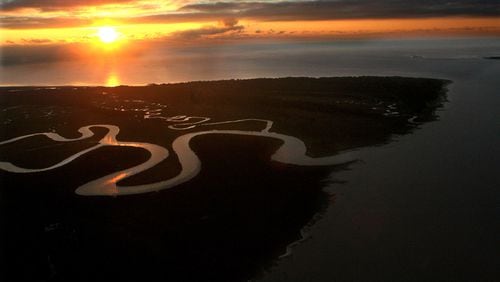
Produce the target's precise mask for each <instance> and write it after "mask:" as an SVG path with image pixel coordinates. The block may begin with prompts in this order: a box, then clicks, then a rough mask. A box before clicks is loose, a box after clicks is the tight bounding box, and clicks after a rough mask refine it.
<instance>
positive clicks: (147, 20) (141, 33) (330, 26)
mask: <svg viewBox="0 0 500 282" xmlns="http://www.w3.org/2000/svg"><path fill="white" fill-rule="evenodd" d="M0 3H1V9H0V59H1V63H2V65H5V64H10V63H16V62H17V63H18V62H19V60H20V58H21V59H23V60H24V59H26V57H27V56H26V54H30V58H28V59H33V58H34V59H35V60H36V59H37V58H36V56H37V54H39V57H40V58H47V57H50V56H49V55H50V54H52V55H54V54H56V53H57V55H58V56H72V57H75V56H76V57H78V56H80V57H89V56H92V57H95V55H96V54H97V53H103V52H104V53H106V52H108V53H109V52H113V53H120V52H121V53H128V54H134V52H136V51H138V50H140V49H144V48H145V46H158V45H165V46H183V45H203V44H220V43H224V42H234V41H241V40H259V39H262V40H283V39H286V40H294V39H299V40H310V39H313V40H318V39H325V38H326V39H336V38H359V37H361V38H371V37H397V38H400V37H411V36H495V37H498V36H500V2H499V1H498V0H379V1H376V0H330V1H327V0H320V1H316V0H288V1H270V0H260V1H259V0H249V1H240V0H225V1H199V0H173V1H152V0H0ZM103 27H108V28H109V27H111V29H112V31H113V32H115V34H114V35H113V40H108V41H112V42H103V41H106V40H103V38H102V37H100V33H102V28H103ZM48 50H49V51H50V52H49V51H48ZM40 58H38V59H40Z"/></svg>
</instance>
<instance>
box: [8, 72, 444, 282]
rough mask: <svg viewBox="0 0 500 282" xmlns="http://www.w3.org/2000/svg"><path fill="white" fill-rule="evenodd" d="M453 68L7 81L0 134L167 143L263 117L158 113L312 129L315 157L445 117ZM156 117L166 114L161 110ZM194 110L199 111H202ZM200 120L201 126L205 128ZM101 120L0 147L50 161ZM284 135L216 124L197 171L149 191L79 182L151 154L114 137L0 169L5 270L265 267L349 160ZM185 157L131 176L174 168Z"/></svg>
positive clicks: (184, 272) (171, 172)
mask: <svg viewBox="0 0 500 282" xmlns="http://www.w3.org/2000/svg"><path fill="white" fill-rule="evenodd" d="M447 83H448V81H445V80H438V79H425V78H402V77H345V78H318V79H315V78H282V79H252V80H227V81H207V82H189V83H180V84H165V85H149V86H144V87H131V86H120V87H113V88H108V87H70V86H66V87H53V88H36V87H4V88H0V99H1V101H2V103H1V120H2V122H3V123H2V125H1V131H0V133H1V137H2V138H1V140H0V141H2V140H7V139H10V138H14V137H17V136H22V135H26V134H31V133H36V132H48V131H55V132H57V133H59V134H61V135H63V136H67V137H77V136H78V132H77V129H78V128H80V127H82V126H86V125H90V124H112V125H117V126H119V127H120V134H119V135H118V139H119V140H124V141H137V142H148V143H153V144H158V145H160V146H163V147H165V148H167V149H169V151H170V152H172V150H171V144H172V141H173V140H174V139H175V138H176V137H178V136H180V135H182V134H185V133H188V132H196V131H200V130H210V129H238V130H261V129H262V128H263V127H264V124H263V123H262V122H259V121H246V122H241V123H229V124H219V125H212V126H199V127H195V128H192V129H187V130H173V129H171V128H169V126H171V125H172V124H174V123H173V122H169V121H167V120H165V119H147V118H146V119H145V118H144V117H145V114H146V113H147V112H152V111H153V110H158V109H161V111H157V112H161V116H162V117H175V116H192V117H194V116H197V117H207V118H210V122H223V121H230V120H237V119H246V118H254V119H264V120H272V121H273V122H274V124H273V127H272V129H271V131H273V132H278V133H283V134H287V135H291V136H295V137H297V138H300V139H301V140H303V141H304V143H305V144H306V145H307V148H308V154H309V155H310V156H315V157H320V156H327V155H334V154H336V153H338V152H340V151H344V150H350V149H355V148H359V147H362V146H374V145H380V144H384V143H387V142H390V140H391V138H392V137H393V136H394V134H408V133H410V132H411V131H412V130H415V129H416V128H417V127H418V125H419V124H421V123H423V122H426V121H430V120H433V119H434V118H436V116H435V110H436V108H437V107H439V105H440V103H441V102H442V101H443V98H444V93H445V86H446V84H447ZM159 116H160V115H159ZM195 120H196V119H193V120H192V121H195ZM201 127H203V128H201ZM104 134H105V132H104V130H102V129H96V130H95V136H93V137H92V138H89V139H84V140H81V141H73V142H65V143H58V142H54V141H52V140H49V139H48V138H44V137H40V136H39V137H33V138H29V139H25V140H22V141H18V142H14V143H11V144H6V145H2V146H0V161H8V162H11V163H13V164H15V165H18V166H21V167H28V168H41V167H47V166H51V165H53V164H55V163H57V162H59V161H61V160H62V159H64V158H66V157H68V156H70V155H72V154H75V153H76V152H79V151H81V150H83V149H85V148H89V147H91V146H93V145H95V144H96V143H97V142H98V140H99V139H100V138H102V136H104ZM279 146H281V143H280V142H279V141H278V140H274V139H269V138H260V137H255V136H253V137H250V136H239V135H234V136H228V135H213V136H201V137H196V138H195V139H193V141H192V143H191V147H192V148H193V150H194V151H195V152H196V153H197V155H198V156H199V158H200V160H201V161H202V169H201V172H200V174H199V175H198V176H196V177H195V178H194V179H193V180H191V181H189V182H186V183H183V184H180V185H179V186H177V187H175V188H173V189H169V190H163V191H159V192H154V193H146V194H138V195H132V196H122V197H85V196H79V195H76V194H75V193H74V191H75V189H76V188H77V187H79V186H80V185H83V184H85V183H87V182H89V181H91V180H93V179H96V178H99V177H101V176H104V175H107V174H109V173H112V172H115V171H118V170H121V169H125V168H128V167H131V166H134V165H137V164H140V163H142V162H144V161H145V160H147V159H148V157H149V155H148V153H147V152H146V151H143V150H140V149H131V148H120V147H106V148H102V149H98V150H96V151H93V152H91V153H88V154H86V155H83V156H82V157H80V158H78V159H76V160H75V161H73V162H71V163H69V164H67V165H65V166H62V167H60V168H57V169H53V170H50V171H47V172H37V173H28V174H17V173H10V172H6V171H2V170H0V183H1V189H0V191H1V195H0V199H1V201H2V202H1V203H0V204H1V207H2V210H1V214H2V217H3V219H2V220H3V222H2V224H1V225H2V226H1V228H0V230H2V231H1V233H2V234H1V235H2V249H3V250H2V253H3V256H4V257H3V261H2V264H3V265H4V266H5V267H4V269H6V271H5V273H6V274H5V279H4V280H3V281H98V280H99V281H100V280H104V279H112V280H128V281H132V280H134V281H247V280H248V279H252V278H253V277H256V276H257V275H259V273H261V271H262V270H263V269H265V268H266V267H268V266H270V265H271V264H272V263H273V261H275V260H276V259H277V258H278V257H279V256H280V255H283V254H284V253H285V252H286V248H287V246H288V245H289V244H291V243H292V242H294V241H296V240H299V239H300V238H301V235H300V230H301V229H302V228H303V227H304V226H306V225H307V224H310V222H311V220H312V219H313V218H314V217H315V216H316V215H318V214H321V212H322V210H324V209H325V208H326V207H327V206H328V205H329V204H330V203H331V201H332V195H328V194H327V193H325V192H323V191H322V188H323V187H324V186H325V185H327V184H331V181H330V182H328V180H327V179H328V175H329V174H331V173H332V172H334V171H335V170H339V169H345V168H347V167H348V165H349V163H346V164H344V165H340V166H335V167H329V166H326V167H325V166H324V167H318V166H316V167H301V166H294V165H287V164H282V163H277V162H273V161H270V156H271V155H272V153H273V152H274V151H275V150H276V149H277V148H278V147H279ZM180 169H181V168H180V166H179V164H178V160H177V157H176V156H175V155H172V156H170V157H169V158H168V159H167V160H165V161H164V162H162V163H160V164H158V165H157V166H155V167H154V168H152V169H150V170H148V171H145V172H143V173H140V174H138V175H136V176H133V177H131V178H129V179H126V180H124V181H123V183H121V184H123V185H135V184H143V183H149V182H154V181H159V180H162V179H168V178H170V177H173V176H175V175H176V174H178V173H179V171H180Z"/></svg>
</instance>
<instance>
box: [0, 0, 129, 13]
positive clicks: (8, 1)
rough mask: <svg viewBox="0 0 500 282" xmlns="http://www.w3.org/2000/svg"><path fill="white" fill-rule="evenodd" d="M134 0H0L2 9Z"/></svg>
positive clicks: (97, 4)
mask: <svg viewBox="0 0 500 282" xmlns="http://www.w3.org/2000/svg"><path fill="white" fill-rule="evenodd" d="M129 2H134V0H2V2H1V3H2V5H1V6H2V10H4V11H12V10H19V9H25V8H34V9H41V10H54V9H57V8H69V7H81V6H102V5H108V4H123V3H129Z"/></svg>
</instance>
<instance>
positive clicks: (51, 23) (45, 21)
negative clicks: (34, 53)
mask: <svg viewBox="0 0 500 282" xmlns="http://www.w3.org/2000/svg"><path fill="white" fill-rule="evenodd" d="M0 22H1V23H2V27H3V28H9V29H23V28H52V27H71V26H86V25H90V24H92V22H91V21H90V20H87V19H78V18H39V17H31V16H30V17H15V16H5V17H0Z"/></svg>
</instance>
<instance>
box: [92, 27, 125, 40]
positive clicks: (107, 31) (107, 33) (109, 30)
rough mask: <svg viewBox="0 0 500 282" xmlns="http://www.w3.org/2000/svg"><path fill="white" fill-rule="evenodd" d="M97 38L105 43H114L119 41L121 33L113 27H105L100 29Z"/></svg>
mask: <svg viewBox="0 0 500 282" xmlns="http://www.w3.org/2000/svg"><path fill="white" fill-rule="evenodd" d="M97 36H98V37H99V39H100V40H101V41H102V42H103V43H113V42H115V41H116V40H118V37H120V33H118V32H117V31H116V29H115V28H113V27H109V26H105V27H100V28H99V30H98V32H97Z"/></svg>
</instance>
